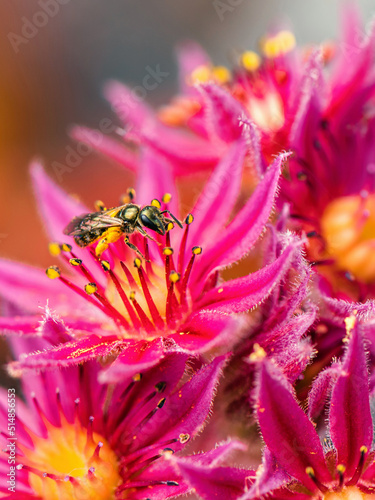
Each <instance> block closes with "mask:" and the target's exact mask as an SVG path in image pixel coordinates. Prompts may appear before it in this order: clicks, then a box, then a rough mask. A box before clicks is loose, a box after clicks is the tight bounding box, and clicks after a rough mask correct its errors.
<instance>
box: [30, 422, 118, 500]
mask: <svg viewBox="0 0 375 500" xmlns="http://www.w3.org/2000/svg"><path fill="white" fill-rule="evenodd" d="M61 419H62V423H61V426H60V427H54V426H53V425H52V424H50V423H49V422H45V425H46V427H47V432H48V434H47V437H46V438H44V437H41V436H37V435H36V434H33V433H31V437H32V440H33V445H34V447H33V449H29V448H26V447H24V446H23V447H22V452H23V454H24V455H23V456H22V458H20V462H21V463H22V467H23V468H24V469H26V470H29V471H30V475H29V483H30V486H31V488H32V489H33V491H34V492H35V494H36V495H37V496H38V498H43V499H45V500H73V499H75V498H85V499H87V500H90V499H92V500H94V499H103V500H110V499H114V498H115V496H114V492H115V489H116V487H117V486H118V485H119V484H120V482H121V478H120V475H119V472H118V463H117V457H116V455H115V453H114V451H113V450H112V449H111V448H110V446H109V444H108V443H107V441H106V440H105V439H104V438H103V436H100V435H99V434H96V433H91V432H90V431H89V430H88V429H87V428H84V427H82V426H81V424H80V423H77V421H75V423H73V424H70V423H68V422H67V421H66V420H65V419H64V417H63V416H61Z"/></svg>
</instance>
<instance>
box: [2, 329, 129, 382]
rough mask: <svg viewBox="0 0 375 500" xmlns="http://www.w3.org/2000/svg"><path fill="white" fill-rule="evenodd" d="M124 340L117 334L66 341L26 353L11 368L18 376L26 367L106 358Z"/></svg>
mask: <svg viewBox="0 0 375 500" xmlns="http://www.w3.org/2000/svg"><path fill="white" fill-rule="evenodd" d="M122 347H123V341H119V339H118V338H117V337H115V336H108V337H99V336H97V335H90V336H88V337H85V338H83V339H79V340H74V341H71V342H66V343H65V344H60V345H58V346H57V347H53V348H51V349H49V350H45V351H43V352H36V353H31V354H24V355H22V356H21V357H20V359H19V361H16V362H13V363H10V365H8V366H9V370H10V372H11V373H13V374H15V375H16V376H17V375H19V374H20V372H22V371H24V370H26V369H32V370H36V369H38V370H41V369H46V368H56V367H59V366H71V365H76V364H78V363H82V362H84V361H88V360H90V359H96V358H99V357H103V358H106V357H108V356H111V355H112V354H113V353H116V354H118V352H119V351H120V350H121V348H122Z"/></svg>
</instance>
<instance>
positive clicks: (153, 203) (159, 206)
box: [151, 198, 161, 208]
mask: <svg viewBox="0 0 375 500" xmlns="http://www.w3.org/2000/svg"><path fill="white" fill-rule="evenodd" d="M151 205H152V206H153V207H156V208H161V203H160V201H159V200H157V199H156V198H155V199H153V200H152V202H151Z"/></svg>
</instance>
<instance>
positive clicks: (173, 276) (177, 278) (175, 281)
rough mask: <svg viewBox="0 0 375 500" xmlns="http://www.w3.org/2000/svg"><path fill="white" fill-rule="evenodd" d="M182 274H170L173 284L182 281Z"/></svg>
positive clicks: (173, 272) (174, 272) (175, 272)
mask: <svg viewBox="0 0 375 500" xmlns="http://www.w3.org/2000/svg"><path fill="white" fill-rule="evenodd" d="M180 278H181V276H180V273H178V272H177V271H171V272H170V273H169V281H170V282H171V283H177V282H178V281H180Z"/></svg>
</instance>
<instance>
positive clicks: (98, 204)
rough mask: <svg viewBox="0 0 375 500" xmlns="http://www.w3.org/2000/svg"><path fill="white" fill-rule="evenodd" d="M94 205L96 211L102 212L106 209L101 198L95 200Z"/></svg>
mask: <svg viewBox="0 0 375 500" xmlns="http://www.w3.org/2000/svg"><path fill="white" fill-rule="evenodd" d="M94 207H95V210H96V211H97V212H103V211H104V210H106V206H105V205H104V203H103V202H102V200H97V201H96V202H95V203H94Z"/></svg>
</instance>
